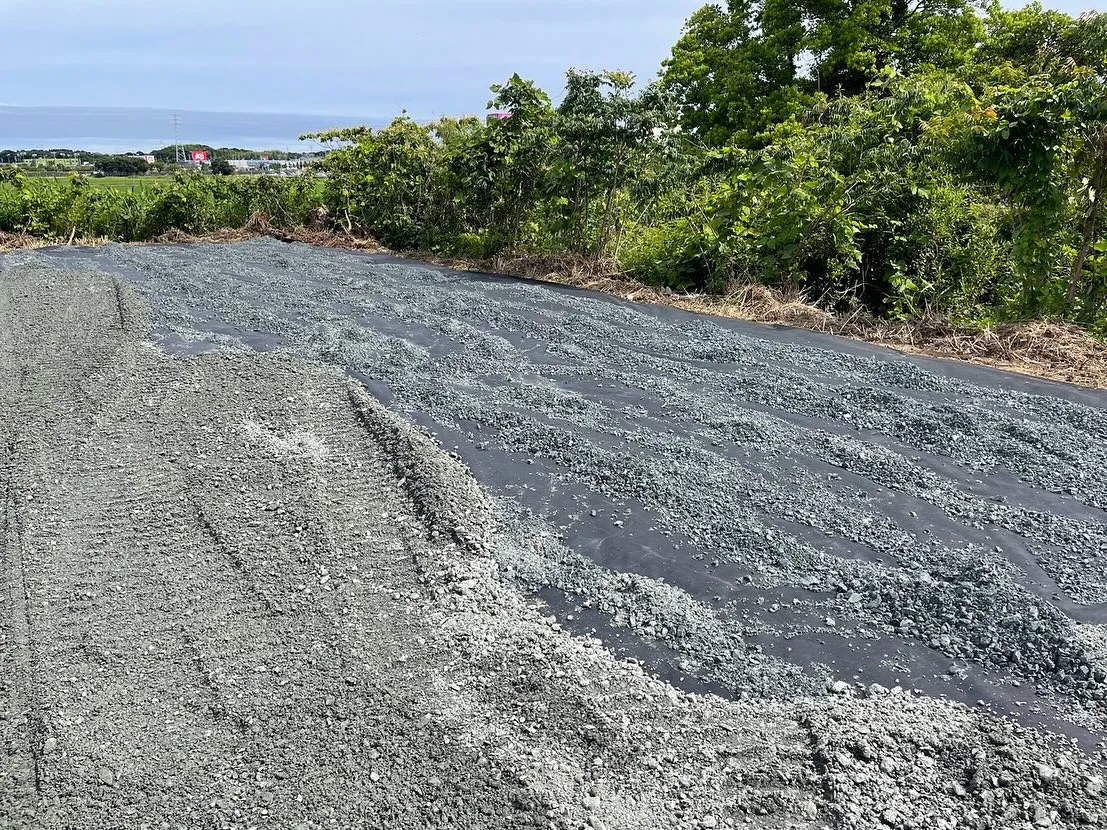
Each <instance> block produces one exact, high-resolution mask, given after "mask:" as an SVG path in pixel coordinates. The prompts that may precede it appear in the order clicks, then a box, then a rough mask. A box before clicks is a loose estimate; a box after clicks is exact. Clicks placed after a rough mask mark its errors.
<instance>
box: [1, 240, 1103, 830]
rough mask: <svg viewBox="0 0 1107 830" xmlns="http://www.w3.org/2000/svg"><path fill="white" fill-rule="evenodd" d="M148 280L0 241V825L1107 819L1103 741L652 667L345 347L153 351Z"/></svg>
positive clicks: (948, 706) (991, 823)
mask: <svg viewBox="0 0 1107 830" xmlns="http://www.w3.org/2000/svg"><path fill="white" fill-rule="evenodd" d="M272 244H274V245H275V244H276V243H272ZM213 253H218V251H214V252H213ZM272 253H273V252H272V251H269V250H268V249H263V250H262V254H263V255H264V256H266V257H268V256H270V254H272ZM274 255H277V256H283V254H274ZM145 264H146V265H149V266H151V267H152V268H155V269H156V268H160V267H161V266H160V265H158V264H157V263H153V262H152V261H149V260H147V261H146V263H145ZM226 267H227V269H228V273H229V274H230V275H231V276H228V279H230V280H231V283H230V284H232V285H233V284H234V280H235V279H236V277H235V276H233V275H234V274H235V273H237V274H241V273H242V271H241V269H239V268H238V266H233V267H232V265H231V261H230V260H227V263H226ZM160 273H161V274H162V275H163V276H164V278H165V279H166V280H168V281H170V282H171V281H173V280H180V281H187V279H188V277H187V276H186V274H185V273H184V272H183V271H178V272H174V271H173V270H172V269H170V270H168V271H161V272H160ZM182 284H183V282H182ZM440 287H441V286H437V285H436V286H433V288H434V290H438V289H439V288H440ZM237 291H238V289H232V290H231V293H229V294H227V295H225V296H224V297H223V299H221V300H220V302H221V303H222V304H223V305H224V307H225V309H226V310H227V311H228V313H229V312H230V310H231V309H232V308H233V309H236V310H237V311H236V313H238V312H241V313H242V314H245V315H246V316H247V317H249V315H250V311H249V308H250V306H249V303H248V301H246V300H244V298H243V296H242V295H241V294H237V295H236V296H233V298H232V295H235V294H236V292H237ZM370 293H372V292H370ZM213 296H214V295H213ZM444 301H446V302H448V299H447V298H444ZM439 311H442V309H439ZM348 312H350V313H353V309H348ZM165 313H166V312H165V311H164V310H162V311H157V310H155V309H153V308H151V305H150V303H149V301H148V300H147V299H146V298H144V296H143V295H142V294H140V293H139V291H138V290H136V289H135V288H134V287H132V286H131V285H129V284H128V283H127V282H126V281H124V280H122V279H120V278H118V277H117V276H111V275H109V274H107V273H105V272H104V271H102V270H99V269H98V268H94V267H74V268H66V267H61V266H60V265H59V264H58V263H56V262H52V261H51V260H50V259H49V258H48V257H40V256H38V255H23V258H22V259H6V260H3V263H2V268H0V827H13V828H14V827H19V828H43V829H44V830H53V829H54V828H58V829H59V830H60V828H90V827H95V828H147V827H149V828H161V827H166V828H182V829H183V828H196V827H208V828H236V830H237V828H243V830H245V828H353V827H388V828H409V827H435V828H485V827H488V828H499V827H502V828H516V827H528V826H532V827H545V828H564V829H566V830H567V829H568V828H582V827H586V828H593V830H599V829H600V828H610V830H616V828H663V827H664V828H669V827H678V828H690V829H691V828H713V827H755V828H781V830H783V828H822V827H835V828H877V827H892V828H917V830H923V829H924V828H925V829H926V830H930V828H949V830H952V828H962V827H964V828H970V827H971V828H995V829H996V830H998V829H999V828H1022V827H1026V828H1030V827H1080V826H1088V827H1096V826H1102V824H1103V822H1107V810H1105V807H1104V795H1103V779H1102V775H1103V772H1102V767H1101V765H1100V763H1099V760H1098V759H1097V758H1095V757H1093V755H1091V754H1089V753H1087V752H1085V751H1083V750H1081V749H1078V748H1075V747H1073V746H1072V745H1071V744H1069V743H1067V742H1065V741H1063V740H1060V739H1057V738H1054V737H1052V736H1050V735H1047V734H1046V733H1044V732H1041V731H1038V730H1035V729H1029V728H1024V727H1022V726H1019V725H1016V724H1015V723H1013V722H1012V721H1011V720H1010V719H1008V718H1005V717H1002V716H1000V715H998V714H993V713H989V712H986V711H975V710H972V709H970V708H968V707H966V706H964V705H960V704H957V703H952V702H948V701H943V700H940V699H938V698H937V697H931V696H928V695H920V694H913V693H911V692H910V691H909V690H904V689H899V688H885V687H882V686H880V685H878V684H865V683H861V684H856V683H849V682H843V681H835V682H833V683H829V684H827V686H826V687H824V688H820V689H818V690H817V691H816V690H814V689H809V688H808V687H807V686H804V687H803V688H802V689H799V690H798V691H799V692H800V693H799V694H785V693H778V692H777V691H771V692H770V693H768V694H765V695H763V696H760V697H748V698H747V699H744V700H743V699H739V698H736V699H724V698H723V697H720V696H717V695H713V694H707V693H691V692H687V691H682V690H680V689H678V688H676V687H674V686H673V685H670V684H669V683H667V682H665V681H664V680H662V679H658V678H656V677H653V676H651V672H650V670H649V669H648V668H644V667H643V665H642V664H641V663H639V662H635V661H630V660H626V659H620V658H619V657H618V656H617V655H615V654H613V653H612V651H611V650H610V649H609V648H608V647H605V645H604V644H603V643H601V642H600V641H599V640H598V639H596V638H594V637H590V636H587V634H585V633H582V632H579V631H578V632H573V631H570V630H568V629H567V628H566V627H565V626H564V625H563V622H564V621H563V620H555V619H554V618H553V617H552V616H551V615H550V611H549V609H548V608H547V607H545V606H544V605H543V604H542V603H541V602H539V601H538V599H537V597H536V595H535V594H534V593H532V592H531V591H529V590H527V588H526V586H525V584H524V581H521V580H520V579H518V578H516V574H514V573H512V571H513V570H515V569H516V568H523V567H525V565H526V563H528V562H534V561H538V560H542V559H543V558H544V557H546V556H548V551H546V550H544V548H543V546H544V545H546V544H547V542H546V541H543V537H542V535H541V531H539V532H537V533H536V532H534V531H535V528H534V526H528V527H523V526H520V525H519V524H518V523H517V522H516V521H515V519H514V518H513V515H512V514H511V513H510V511H509V510H507V509H506V507H505V505H504V504H503V503H502V501H501V500H500V499H498V498H497V497H496V496H495V495H494V494H491V493H490V492H488V490H487V488H485V487H484V486H483V485H482V484H481V483H480V482H479V481H478V479H477V478H476V477H474V475H473V474H472V473H471V472H470V470H469V469H468V467H467V466H466V465H465V464H463V463H462V462H461V461H460V460H459V458H458V456H457V454H455V453H450V452H447V451H446V450H444V449H442V448H441V447H440V446H439V445H438V444H437V443H436V442H435V441H434V440H433V439H432V438H431V437H430V436H429V435H428V434H427V433H425V432H424V431H423V430H421V429H420V428H418V427H416V426H414V425H413V424H412V423H411V422H410V420H408V419H407V418H405V417H403V416H401V415H398V414H397V413H396V412H394V411H391V410H389V409H386V408H385V407H384V406H382V405H381V403H379V402H378V401H377V399H376V398H375V397H373V396H372V395H371V394H369V392H367V390H366V388H365V387H364V386H363V385H362V384H360V383H357V382H354V381H352V380H351V379H350V377H349V374H347V373H345V372H344V371H343V370H342V367H341V365H328V362H327V361H326V360H317V359H314V358H313V357H312V356H311V354H312V353H311V352H310V350H307V349H304V348H287V347H280V348H272V349H271V351H269V352H266V353H258V352H257V351H255V350H251V349H246V348H241V345H240V344H239V345H235V344H232V343H231V342H230V341H227V342H224V343H222V348H219V349H217V350H215V351H210V352H207V353H204V354H193V355H191V356H183V357H181V356H179V357H175V358H174V357H170V356H169V355H167V354H166V353H165V351H163V349H162V348H160V347H158V346H156V345H154V344H153V343H152V342H151V339H150V337H151V333H152V332H153V331H154V330H155V326H156V325H157V326H159V327H160V330H161V332H162V335H163V338H162V342H163V343H165V342H167V341H165V340H164V335H166V334H167V330H166V329H165V328H164V318H165ZM572 314H574V315H576V314H578V312H577V311H576V310H574V311H572ZM289 319H290V320H294V319H296V317H295V315H294V316H293V317H292V318H289ZM300 319H301V320H303V319H304V318H300ZM159 320H160V321H161V322H159ZM193 322H195V321H193ZM255 322H257V321H255ZM257 328H258V329H262V328H267V327H265V326H261V325H260V323H259V324H258V326H257ZM276 334H281V333H280V332H277V333H276ZM291 335H292V332H291V330H285V331H284V332H283V335H282V336H284V337H285V338H290V341H291V342H298V341H295V338H293V337H292V336H291ZM290 341H289V340H286V343H287V342H290ZM269 345H270V346H272V345H273V344H269ZM474 346H475V347H476V348H477V350H478V352H480V351H481V350H482V349H484V348H485V347H487V346H488V344H487V343H476V344H474ZM321 347H325V346H321ZM408 348H409V349H410V348H411V347H410V344H409V346H408ZM485 359H499V358H495V356H494V355H490V356H486V358H485ZM409 360H414V352H411V354H410V355H409ZM338 363H339V364H341V363H342V361H338ZM447 363H448V362H447ZM412 366H414V364H410V365H409V366H408V368H404V365H403V363H402V361H401V362H399V363H396V364H394V365H393V366H391V367H387V371H385V369H386V367H384V366H383V365H380V366H378V367H377V368H378V371H379V376H380V377H385V376H387V377H390V378H392V379H395V378H396V377H398V376H402V375H403V374H404V372H407V371H410V370H411V367H412ZM366 367H368V364H365V365H363V367H362V368H366ZM412 377H419V378H422V377H423V376H422V375H418V376H417V375H412ZM1097 509H1098V508H1097ZM620 521H621V520H620ZM1089 544H1091V543H1090V542H1089ZM1088 552H1089V555H1092V554H1095V555H1098V554H1096V553H1095V552H1094V551H1092V549H1091V548H1089V549H1088ZM510 563H515V564H510ZM593 587H594V586H593ZM1085 634H1086V636H1088V637H1089V638H1090V641H1089V650H1088V652H1087V653H1088V654H1089V655H1091V657H1090V659H1092V660H1095V659H1096V657H1095V651H1094V649H1093V648H1091V645H1094V643H1095V642H1098V641H1096V639H1095V635H1094V633H1092V632H1090V631H1086V632H1085ZM705 657H707V658H708V659H710V658H709V656H707V655H705ZM716 657H717V658H718V659H719V660H720V661H732V660H740V659H741V658H740V657H736V656H735V655H734V654H733V653H732V652H730V651H729V650H725V651H724V650H721V649H720V650H719V651H718V652H717V654H716ZM1100 659H1102V655H1101V656H1100ZM748 660H749V661H751V663H755V662H757V660H758V657H757V655H756V654H754V653H750V655H749V657H748ZM1088 665H1095V664H1094V663H1090V664H1088ZM766 671H767V670H766ZM758 676H759V677H764V676H766V675H764V674H761V675H758ZM773 676H774V677H775V678H776V680H777V681H781V679H782V678H783V682H787V679H788V678H789V677H792V675H790V674H788V673H787V672H783V671H782V672H779V673H777V674H776V675H773ZM796 682H797V683H800V682H801V681H800V680H796ZM774 688H775V687H774ZM1100 699H1101V698H1100Z"/></svg>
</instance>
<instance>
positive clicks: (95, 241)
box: [0, 232, 108, 254]
mask: <svg viewBox="0 0 1107 830" xmlns="http://www.w3.org/2000/svg"><path fill="white" fill-rule="evenodd" d="M106 242H108V240H107V239H101V238H99V237H95V238H87V237H76V236H75V237H71V238H70V240H69V241H68V242H67V243H66V244H68V245H81V246H83V247H94V246H96V245H103V244H104V243H106ZM58 244H60V243H59V242H57V241H56V240H49V239H43V238H41V237H38V236H31V235H30V234H26V233H3V232H0V254H2V253H5V252H6V251H20V250H29V249H36V248H49V247H52V246H54V245H58Z"/></svg>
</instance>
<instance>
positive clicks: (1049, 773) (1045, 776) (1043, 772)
mask: <svg viewBox="0 0 1107 830" xmlns="http://www.w3.org/2000/svg"><path fill="white" fill-rule="evenodd" d="M1037 771H1038V779H1039V780H1040V781H1041V782H1042V783H1043V784H1048V783H1049V782H1050V781H1052V780H1053V779H1054V778H1056V777H1057V770H1055V769H1054V768H1053V767H1051V766H1049V765H1048V764H1038V770H1037Z"/></svg>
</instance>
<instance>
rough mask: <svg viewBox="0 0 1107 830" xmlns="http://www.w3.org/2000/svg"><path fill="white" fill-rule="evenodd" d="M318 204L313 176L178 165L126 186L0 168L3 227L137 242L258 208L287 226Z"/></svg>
mask: <svg viewBox="0 0 1107 830" xmlns="http://www.w3.org/2000/svg"><path fill="white" fill-rule="evenodd" d="M318 207H319V189H318V184H317V180H316V179H314V178H311V177H305V178H293V179H283V178H276V177H270V176H259V177H242V178H223V177H214V176H201V175H198V174H188V173H179V174H177V175H176V176H175V177H174V178H173V179H172V180H171V181H170V182H167V183H164V184H160V183H159V184H156V185H151V186H148V187H135V188H132V189H129V190H127V189H114V188H100V187H97V186H95V185H94V184H93V183H92V182H90V181H89V180H88V179H85V178H83V177H81V176H72V177H70V178H69V179H67V180H62V181H57V180H52V179H51V180H44V179H28V178H25V177H24V176H23V175H21V174H20V173H18V172H14V171H13V170H12V169H0V231H6V232H9V233H16V232H20V233H29V234H34V235H37V236H45V237H51V238H57V239H66V238H69V237H107V238H110V239H115V240H119V241H122V242H139V241H145V240H150V239H154V238H155V237H158V236H160V235H162V234H164V233H166V232H167V231H170V230H179V231H184V232H186V233H191V234H204V233H210V232H212V231H215V230H218V229H221V228H239V227H242V226H244V225H245V224H246V223H247V222H248V221H249V220H250V219H251V217H253V216H255V215H263V216H264V217H265V219H266V220H267V221H268V223H269V224H271V225H273V226H276V227H291V226H294V225H300V224H304V223H306V222H307V221H309V220H310V218H311V216H312V215H313V213H314V211H316V210H317V209H318Z"/></svg>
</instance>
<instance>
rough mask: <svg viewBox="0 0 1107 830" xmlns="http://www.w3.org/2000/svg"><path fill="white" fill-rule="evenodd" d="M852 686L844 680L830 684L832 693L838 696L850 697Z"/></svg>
mask: <svg viewBox="0 0 1107 830" xmlns="http://www.w3.org/2000/svg"><path fill="white" fill-rule="evenodd" d="M850 689H851V687H850V685H849V683H847V682H846V681H844V680H835V681H834V682H833V683H831V684H830V691H832V692H834V694H836V695H848V694H849V693H850Z"/></svg>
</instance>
